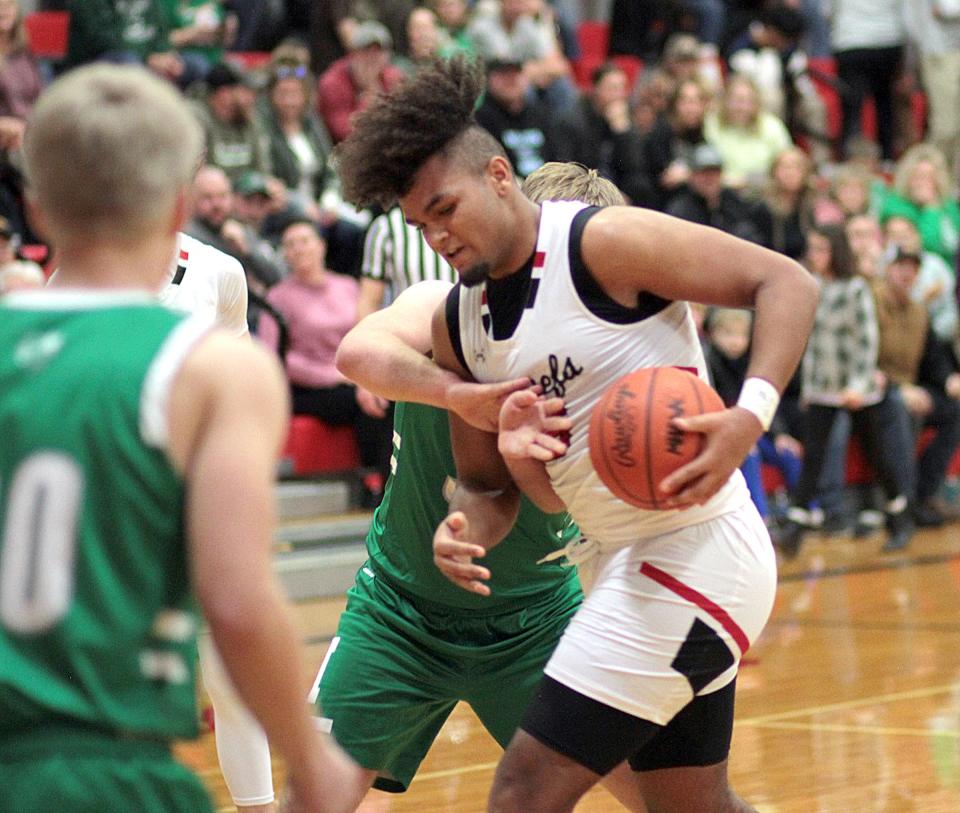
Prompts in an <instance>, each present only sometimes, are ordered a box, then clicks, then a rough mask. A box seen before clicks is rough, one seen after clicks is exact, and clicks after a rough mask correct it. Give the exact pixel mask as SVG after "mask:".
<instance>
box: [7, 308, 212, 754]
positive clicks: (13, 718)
mask: <svg viewBox="0 0 960 813" xmlns="http://www.w3.org/2000/svg"><path fill="white" fill-rule="evenodd" d="M203 330H204V328H203V327H202V326H201V325H200V324H199V323H198V322H197V321H195V320H190V319H185V318H184V317H183V316H179V315H174V314H173V313H171V312H170V311H168V310H166V309H164V308H162V307H160V306H158V305H156V304H155V303H154V302H153V300H151V299H149V298H148V297H146V296H138V295H135V294H121V293H92V292H85V293H80V292H77V291H42V292H31V293H29V294H26V293H25V294H21V295H13V296H10V297H9V298H8V299H7V300H6V302H5V304H0V733H3V732H4V731H11V730H12V731H18V730H24V729H31V728H34V727H36V726H38V725H42V721H44V720H51V719H57V720H58V721H59V722H61V723H62V722H63V721H71V720H72V721H78V722H79V723H81V724H86V725H92V726H97V727H104V728H108V729H119V730H122V731H127V732H133V733H139V734H145V735H148V736H156V737H162V738H172V737H187V736H192V735H195V733H196V712H195V697H194V663H195V660H196V656H195V639H194V633H195V626H196V618H195V614H194V608H193V602H192V599H191V594H190V588H189V582H188V568H187V553H186V547H185V542H184V534H183V512H184V484H183V481H182V479H181V478H180V477H179V476H178V475H177V473H176V472H175V471H174V470H173V468H172V467H171V464H170V463H169V461H168V458H167V456H166V452H165V451H164V447H165V443H166V401H167V392H168V389H169V385H170V382H171V381H172V379H173V376H174V374H175V372H176V370H177V369H178V368H179V366H180V364H181V362H182V360H183V358H184V357H185V356H186V354H187V352H188V351H189V348H190V347H192V346H193V344H194V342H195V340H196V339H197V337H198V336H199V335H200V334H201V333H202V332H203Z"/></svg>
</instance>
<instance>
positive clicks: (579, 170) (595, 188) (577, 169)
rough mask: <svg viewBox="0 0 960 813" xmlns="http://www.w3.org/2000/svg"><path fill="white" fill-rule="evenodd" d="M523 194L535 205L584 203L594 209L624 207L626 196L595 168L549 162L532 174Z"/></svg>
mask: <svg viewBox="0 0 960 813" xmlns="http://www.w3.org/2000/svg"><path fill="white" fill-rule="evenodd" d="M520 191H522V192H523V194H524V195H526V196H527V197H528V198H530V200H532V201H533V202H534V203H543V202H544V201H545V200H582V201H583V202H584V203H589V204H590V205H592V206H623V205H624V203H625V200H624V198H623V193H622V192H621V191H620V190H619V189H617V187H616V185H615V184H613V183H612V182H611V181H608V180H607V179H606V178H601V177H600V175H599V174H598V173H597V171H596V170H595V169H587V167H585V166H584V165H583V164H578V163H576V162H575V161H568V162H565V163H564V162H560V161H549V162H547V163H546V164H544V165H543V166H542V167H540V168H539V169H537V170H535V171H534V172H531V173H530V174H529V175H528V176H527V178H526V180H525V181H524V182H523V185H522V186H521V187H520Z"/></svg>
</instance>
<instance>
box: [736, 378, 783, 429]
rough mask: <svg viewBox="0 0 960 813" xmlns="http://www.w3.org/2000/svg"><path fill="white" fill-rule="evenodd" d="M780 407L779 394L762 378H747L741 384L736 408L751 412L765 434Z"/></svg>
mask: <svg viewBox="0 0 960 813" xmlns="http://www.w3.org/2000/svg"><path fill="white" fill-rule="evenodd" d="M779 405H780V393H778V392H777V388H776V387H774V386H773V384H771V383H770V382H769V381H766V380H765V379H763V378H748V379H747V380H746V381H744V382H743V389H741V390H740V397H739V398H738V399H737V406H738V407H743V408H744V409H745V410H747V411H748V412H752V413H753V414H754V415H756V416H757V418H758V419H759V421H760V425H761V426H762V427H763V431H764V432H766V431H767V430H768V429H769V428H770V424H771V423H773V416H774V415H775V414H776V411H777V407H778V406H779Z"/></svg>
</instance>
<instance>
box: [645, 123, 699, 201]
mask: <svg viewBox="0 0 960 813" xmlns="http://www.w3.org/2000/svg"><path fill="white" fill-rule="evenodd" d="M705 141H706V139H704V137H703V128H702V127H698V128H697V129H696V130H685V131H684V130H677V129H676V128H674V126H673V125H672V124H671V123H670V121H669V120H668V119H666V118H664V117H662V116H661V117H660V118H658V119H657V121H656V123H655V124H654V125H653V129H652V130H650V132H649V133H647V136H646V138H645V139H644V140H643V163H644V166H645V167H646V170H647V173H648V174H649V176H650V185H651V189H652V194H653V198H652V200H651V203H650V206H651V207H652V208H654V209H659V210H660V211H663V210H664V209H666V207H667V205H668V204H669V203H670V201H671V199H672V198H673V197H674V195H676V194H677V193H678V192H680V191H681V190H682V189H683V188H684V186H683V185H682V184H681V185H680V186H679V187H675V188H673V189H668V188H667V187H665V186H663V185H662V184H661V183H660V176H661V175H663V173H664V172H665V171H666V169H667V167H669V166H670V164H672V163H673V162H674V161H679V162H683V163H686V164H688V165H689V163H690V158H691V156H692V154H693V150H694V148H695V147H696V146H697V145H698V144H703V143H705Z"/></svg>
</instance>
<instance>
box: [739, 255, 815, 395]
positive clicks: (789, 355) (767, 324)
mask: <svg viewBox="0 0 960 813" xmlns="http://www.w3.org/2000/svg"><path fill="white" fill-rule="evenodd" d="M790 266H794V267H793V268H789V267H786V268H785V270H784V272H783V273H779V274H776V275H773V276H771V277H770V278H769V279H768V281H766V282H764V283H763V284H762V285H761V286H760V287H759V288H758V289H757V293H756V297H755V301H754V308H755V316H754V327H753V342H752V346H751V351H750V367H749V369H748V370H747V376H748V377H752V376H756V377H758V378H763V379H765V380H767V381H769V382H770V383H771V384H773V385H774V386H775V387H776V388H777V390H778V392H781V393H782V392H783V390H784V388H785V387H786V386H787V384H788V382H789V381H790V378H791V377H792V376H793V373H794V371H795V370H796V368H797V365H798V364H799V363H800V359H801V358H802V357H803V352H804V349H805V348H806V346H807V338H808V337H809V335H810V329H811V327H812V326H813V317H814V313H815V312H816V308H817V299H818V297H819V291H818V288H817V284H816V282H815V281H814V279H813V277H812V276H811V275H810V274H808V273H807V272H806V271H804V270H803V269H802V268H800V266H798V265H796V264H795V263H792V262H790Z"/></svg>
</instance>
